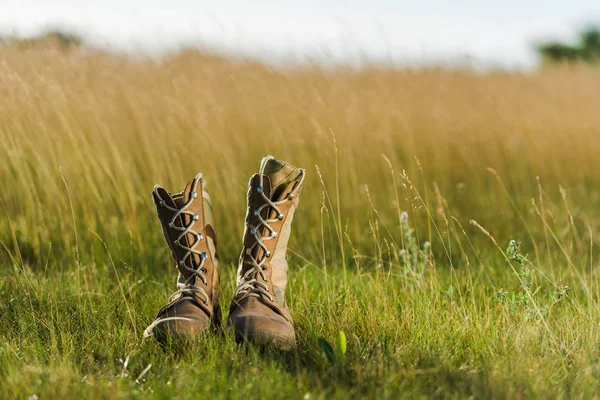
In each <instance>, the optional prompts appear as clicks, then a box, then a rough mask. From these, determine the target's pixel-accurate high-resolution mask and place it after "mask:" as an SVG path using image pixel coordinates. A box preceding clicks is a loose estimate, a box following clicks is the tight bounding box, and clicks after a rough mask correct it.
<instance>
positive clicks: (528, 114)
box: [0, 45, 600, 399]
mask: <svg viewBox="0 0 600 400" xmlns="http://www.w3.org/2000/svg"><path fill="white" fill-rule="evenodd" d="M599 88H600V71H599V70H598V69H595V70H594V69H591V68H586V67H583V66H570V67H563V68H548V69H543V70H540V71H538V72H530V73H516V72H514V73H511V72H502V71H498V72H494V71H491V72H486V73H478V72H473V71H468V70H444V69H421V70H408V69H406V70H404V69H402V70H398V69H391V68H385V67H365V68H363V69H361V70H352V69H343V68H338V69H335V70H324V69H321V68H317V67H310V66H306V67H295V68H279V69H275V68H270V67H267V66H264V65H260V64H257V63H252V62H242V61H239V60H237V61H236V60H227V59H222V58H219V57H215V56H208V55H202V54H199V53H194V52H182V53H180V54H178V55H174V56H171V57H169V58H166V59H163V60H160V61H150V60H140V59H133V58H127V57H123V56H117V55H107V54H103V53H100V52H95V51H91V50H77V49H75V50H70V51H64V50H60V49H57V48H38V47H31V48H20V47H14V46H8V45H7V46H4V47H2V48H0V158H1V160H2V162H0V241H1V242H0V398H3V399H12V398H16V399H52V398H63V399H70V398H107V399H113V398H130V397H131V398H171V397H177V398H202V397H206V396H209V395H210V396H214V397H218V398H233V399H236V398H240V399H258V398H261V399H265V398H290V399H296V398H298V399H326V398H327V399H329V398H340V399H347V398H390V399H396V398H466V397H471V398H554V397H558V398H593V397H595V396H597V393H600V326H599V325H600V307H599V306H600V280H599V278H598V273H597V270H598V268H599V267H600V258H599V257H600V113H599V109H600V90H598V89H599ZM267 154H272V155H274V156H275V157H277V158H279V159H282V160H286V161H288V162H290V163H292V164H294V165H296V166H299V167H304V168H306V170H307V178H306V182H305V185H304V189H303V193H302V197H301V199H300V206H299V208H298V210H297V213H296V218H295V221H294V226H293V233H292V239H291V243H290V248H289V257H288V258H289V262H290V276H289V277H290V285H289V290H288V301H289V303H290V308H291V311H292V315H293V317H294V319H295V325H296V332H297V337H298V346H297V349H296V350H295V351H294V352H291V353H284V354H282V353H278V352H277V351H275V350H273V349H258V348H254V347H252V346H238V345H237V344H236V343H235V340H234V338H233V335H232V333H231V332H230V331H228V330H227V329H223V330H222V332H219V333H217V334H212V335H208V336H207V337H204V338H201V339H199V340H198V341H197V342H195V343H193V344H191V345H189V346H187V347H185V348H177V349H176V348H167V349H165V348H162V347H160V346H158V345H156V344H155V343H154V342H153V341H152V340H143V339H142V332H143V330H144V328H145V327H146V326H147V325H148V324H149V323H150V322H151V321H152V320H153V319H154V317H155V315H156V312H157V311H158V309H159V308H160V307H161V306H162V305H163V304H165V301H166V300H167V299H168V296H169V295H170V294H171V293H172V292H173V291H174V290H175V279H176V270H175V268H174V262H173V261H172V260H171V258H170V254H169V250H168V247H167V245H166V244H165V243H164V238H163V236H162V232H161V230H160V226H159V223H158V220H157V218H156V215H155V209H154V205H153V203H152V200H151V190H152V187H153V185H154V184H155V183H160V184H162V185H164V186H165V187H166V188H167V189H170V190H172V191H179V190H181V189H182V188H183V185H184V184H185V182H186V181H187V180H188V179H189V178H191V177H193V176H194V175H195V174H196V173H198V172H202V173H203V174H204V177H205V178H206V179H207V182H208V190H209V192H210V194H211V197H212V199H213V207H214V210H215V214H216V228H217V232H218V235H219V253H220V258H221V271H222V277H221V280H222V287H223V293H222V299H223V303H224V305H225V309H226V310H227V308H228V304H229V301H230V299H231V296H232V293H233V291H234V285H235V282H234V279H235V270H236V267H237V266H236V263H237V259H238V257H239V252H240V250H241V236H242V230H243V221H244V215H245V195H246V190H247V182H248V178H249V177H250V175H251V174H252V173H254V172H256V171H257V169H258V166H259V163H260V159H261V158H262V157H263V156H265V155H267ZM513 240H514V241H515V242H511V241H513ZM340 331H342V332H344V334H345V337H346V352H345V354H343V355H342V352H341V351H338V353H337V356H335V357H333V358H332V359H329V358H327V357H326V354H325V353H324V351H323V350H322V345H319V343H322V340H326V341H328V342H329V343H331V344H332V345H333V347H334V348H335V347H336V343H337V342H338V337H339V333H340ZM319 339H321V342H320V341H319Z"/></svg>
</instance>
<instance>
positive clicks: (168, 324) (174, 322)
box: [146, 302, 211, 342]
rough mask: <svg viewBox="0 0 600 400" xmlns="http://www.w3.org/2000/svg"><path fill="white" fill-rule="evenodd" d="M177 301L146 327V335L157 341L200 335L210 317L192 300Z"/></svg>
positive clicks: (206, 326)
mask: <svg viewBox="0 0 600 400" xmlns="http://www.w3.org/2000/svg"><path fill="white" fill-rule="evenodd" d="M185 303H186V302H183V303H179V304H177V305H175V306H173V307H172V308H171V309H169V310H167V311H166V312H165V313H163V314H161V315H159V316H158V317H157V318H156V320H155V321H154V322H153V324H152V325H151V326H150V327H148V329H147V330H146V331H147V335H148V336H150V335H152V336H154V337H155V338H156V339H157V340H158V341H159V342H166V341H169V340H175V341H186V340H191V339H194V338H196V337H198V336H199V335H201V334H202V333H203V332H204V331H206V330H207V328H208V327H209V326H210V324H211V320H210V317H209V316H208V315H207V314H206V313H205V312H204V311H203V310H202V309H200V308H199V307H198V306H196V305H195V304H193V303H192V302H187V303H189V304H185Z"/></svg>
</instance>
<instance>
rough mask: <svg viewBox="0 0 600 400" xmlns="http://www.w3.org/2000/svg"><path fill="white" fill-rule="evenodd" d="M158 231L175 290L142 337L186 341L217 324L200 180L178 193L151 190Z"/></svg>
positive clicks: (214, 269) (210, 233)
mask: <svg viewBox="0 0 600 400" xmlns="http://www.w3.org/2000/svg"><path fill="white" fill-rule="evenodd" d="M152 197H153V198H154V203H155V205H156V210H157V211H158V219H159V220H160V223H161V225H162V231H163V234H164V236H165V239H166V240H167V244H168V245H169V248H170V249H171V254H172V256H173V258H174V259H175V262H176V263H177V264H176V267H177V269H178V271H179V276H178V279H177V287H178V290H177V291H176V292H175V293H173V295H172V296H171V297H170V299H169V303H168V304H167V305H166V306H164V307H163V308H161V310H160V311H159V312H158V316H157V317H156V320H154V322H152V324H150V326H148V328H146V330H145V331H144V337H148V336H154V337H156V338H157V339H158V340H159V341H165V340H166V339H168V338H172V339H190V338H192V337H195V336H197V335H198V334H200V333H202V332H204V331H205V330H206V329H207V328H208V327H210V326H211V325H212V326H214V327H217V326H220V324H221V307H220V305H219V260H218V257H217V249H216V247H217V238H216V233H215V228H214V218H213V214H212V207H211V202H210V197H209V196H208V193H207V192H206V190H205V189H204V188H203V180H202V175H201V174H198V175H197V176H196V177H195V178H193V179H191V180H190V181H189V182H188V183H187V185H186V186H185V189H184V190H183V192H181V193H177V194H173V195H172V194H171V193H169V192H167V191H166V190H165V189H164V188H162V187H160V186H158V185H156V186H155V187H154V191H153V192H152Z"/></svg>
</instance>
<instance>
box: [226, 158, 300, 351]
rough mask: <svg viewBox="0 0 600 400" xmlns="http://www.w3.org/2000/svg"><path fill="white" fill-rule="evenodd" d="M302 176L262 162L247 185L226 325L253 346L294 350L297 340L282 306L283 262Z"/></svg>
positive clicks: (296, 170) (289, 168)
mask: <svg viewBox="0 0 600 400" xmlns="http://www.w3.org/2000/svg"><path fill="white" fill-rule="evenodd" d="M303 181H304V170H303V169H300V168H296V167H294V166H293V165H290V164H287V163H285V162H282V161H277V160H275V159H274V158H273V157H271V156H269V157H265V158H264V159H263V160H262V162H261V165H260V170H259V172H258V174H255V175H254V176H252V178H251V179H250V183H249V188H248V211H247V214H246V224H245V232H244V248H243V250H242V255H241V256H240V262H239V268H238V274H237V289H236V291H235V295H234V298H233V301H232V303H231V308H230V311H229V318H228V320H227V324H228V325H229V326H231V327H233V329H234V330H235V333H236V337H237V338H238V340H239V339H246V340H248V341H251V342H253V343H256V344H274V345H275V346H277V347H278V348H280V349H282V350H288V349H291V348H292V347H294V345H295V342H296V334H295V332H294V325H293V321H292V317H291V315H290V311H289V309H288V307H287V303H286V301H285V289H286V286H287V271H288V265H287V262H286V260H285V253H286V249H287V244H288V240H289V238H290V231H291V225H292V218H293V216H294V210H295V209H296V207H297V206H298V197H299V194H300V190H301V188H302V182H303Z"/></svg>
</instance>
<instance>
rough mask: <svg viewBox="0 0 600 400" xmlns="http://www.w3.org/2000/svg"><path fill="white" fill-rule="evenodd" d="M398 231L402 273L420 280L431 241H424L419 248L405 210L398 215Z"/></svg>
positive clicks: (426, 261) (428, 254)
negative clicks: (400, 242)
mask: <svg viewBox="0 0 600 400" xmlns="http://www.w3.org/2000/svg"><path fill="white" fill-rule="evenodd" d="M400 232H401V234H402V245H403V248H402V249H401V250H400V252H399V255H400V258H401V260H402V262H403V264H404V270H403V273H404V274H405V275H410V276H412V277H413V278H416V279H417V281H420V279H421V278H422V276H423V273H424V272H425V267H426V265H427V264H428V263H429V262H430V259H429V257H430V254H431V243H429V242H424V243H423V246H422V247H421V248H419V244H418V242H417V238H416V235H415V230H414V229H413V228H411V227H410V224H409V222H408V213H407V212H403V213H402V214H401V215H400Z"/></svg>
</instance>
